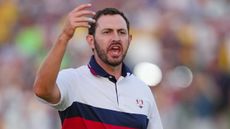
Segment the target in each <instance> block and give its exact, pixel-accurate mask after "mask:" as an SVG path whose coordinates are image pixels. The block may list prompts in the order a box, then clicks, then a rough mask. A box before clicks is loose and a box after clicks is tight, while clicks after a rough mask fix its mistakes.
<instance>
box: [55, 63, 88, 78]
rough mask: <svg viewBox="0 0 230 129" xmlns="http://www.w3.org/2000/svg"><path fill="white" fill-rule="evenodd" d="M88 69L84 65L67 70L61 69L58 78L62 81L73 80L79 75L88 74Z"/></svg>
mask: <svg viewBox="0 0 230 129" xmlns="http://www.w3.org/2000/svg"><path fill="white" fill-rule="evenodd" d="M88 71H89V70H88V68H87V66H86V65H82V66H80V67H78V68H67V69H62V70H60V71H59V73H58V78H64V79H68V80H69V79H71V78H75V79H76V77H77V76H79V75H82V74H86V73H87V72H88Z"/></svg>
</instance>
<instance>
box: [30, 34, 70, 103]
mask: <svg viewBox="0 0 230 129" xmlns="http://www.w3.org/2000/svg"><path fill="white" fill-rule="evenodd" d="M68 41H69V37H67V36H66V35H65V34H61V35H60V36H59V37H58V39H57V41H56V43H55V44H54V45H53V47H52V49H51V50H50V52H49V54H48V55H47V57H46V58H45V60H44V62H43V63H42V64H41V66H40V68H39V70H38V71H37V75H36V79H35V83H34V92H35V94H36V95H37V96H39V97H41V98H42V99H45V100H47V101H49V102H55V101H58V99H59V98H60V95H59V94H60V93H59V91H58V90H57V87H56V79H57V75H58V72H59V70H60V67H61V62H62V59H63V56H64V54H65V50H66V47H67V44H68Z"/></svg>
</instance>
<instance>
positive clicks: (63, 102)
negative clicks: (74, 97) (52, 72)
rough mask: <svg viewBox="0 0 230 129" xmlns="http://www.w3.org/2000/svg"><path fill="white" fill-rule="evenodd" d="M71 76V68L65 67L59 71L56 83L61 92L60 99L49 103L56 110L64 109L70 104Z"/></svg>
mask: <svg viewBox="0 0 230 129" xmlns="http://www.w3.org/2000/svg"><path fill="white" fill-rule="evenodd" d="M72 77H73V69H65V70H62V71H60V72H59V74H58V76H57V80H56V84H57V86H58V89H59V91H60V94H61V98H60V101H59V102H58V103H56V104H49V105H50V106H52V107H54V108H55V109H57V110H60V111H62V110H65V109H66V108H67V107H68V106H69V105H70V104H71V101H70V100H71V99H70V93H71V82H72Z"/></svg>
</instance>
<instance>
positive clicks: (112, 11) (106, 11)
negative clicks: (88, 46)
mask: <svg viewBox="0 0 230 129" xmlns="http://www.w3.org/2000/svg"><path fill="white" fill-rule="evenodd" d="M116 14H118V15H120V16H121V17H122V18H124V20H125V22H126V24H127V28H128V31H129V21H128V19H127V17H126V16H125V15H124V13H123V12H121V11H119V10H118V9H116V8H105V9H103V10H99V11H97V13H96V15H95V16H94V17H93V19H94V20H95V21H96V22H94V23H92V22H90V23H89V25H90V28H89V29H88V34H90V35H95V31H96V25H97V20H98V19H99V18H100V17H101V16H102V15H116Z"/></svg>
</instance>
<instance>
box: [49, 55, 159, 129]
mask: <svg viewBox="0 0 230 129" xmlns="http://www.w3.org/2000/svg"><path fill="white" fill-rule="evenodd" d="M57 85H58V87H59V90H60V92H61V100H60V102H59V103H57V104H54V105H52V106H53V107H55V108H56V109H58V110H59V115H60V118H61V120H62V129H162V124H161V120H160V116H159V113H158V110H157V107H156V103H155V100H154V98H153V95H152V92H151V90H150V88H149V87H148V86H147V85H145V84H144V83H143V82H142V81H141V80H139V79H138V78H137V77H135V76H134V75H133V74H131V72H130V71H129V70H128V68H127V67H126V66H125V65H123V67H122V76H121V77H120V78H119V79H118V80H116V79H115V77H114V76H112V75H109V74H108V73H107V72H105V71H104V70H103V69H102V68H101V67H100V66H99V65H98V64H97V63H96V61H95V59H94V57H93V56H92V57H91V60H90V62H89V64H88V65H84V66H81V67H79V68H77V69H72V68H71V69H65V70H62V71H60V73H59V75H58V78H57Z"/></svg>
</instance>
